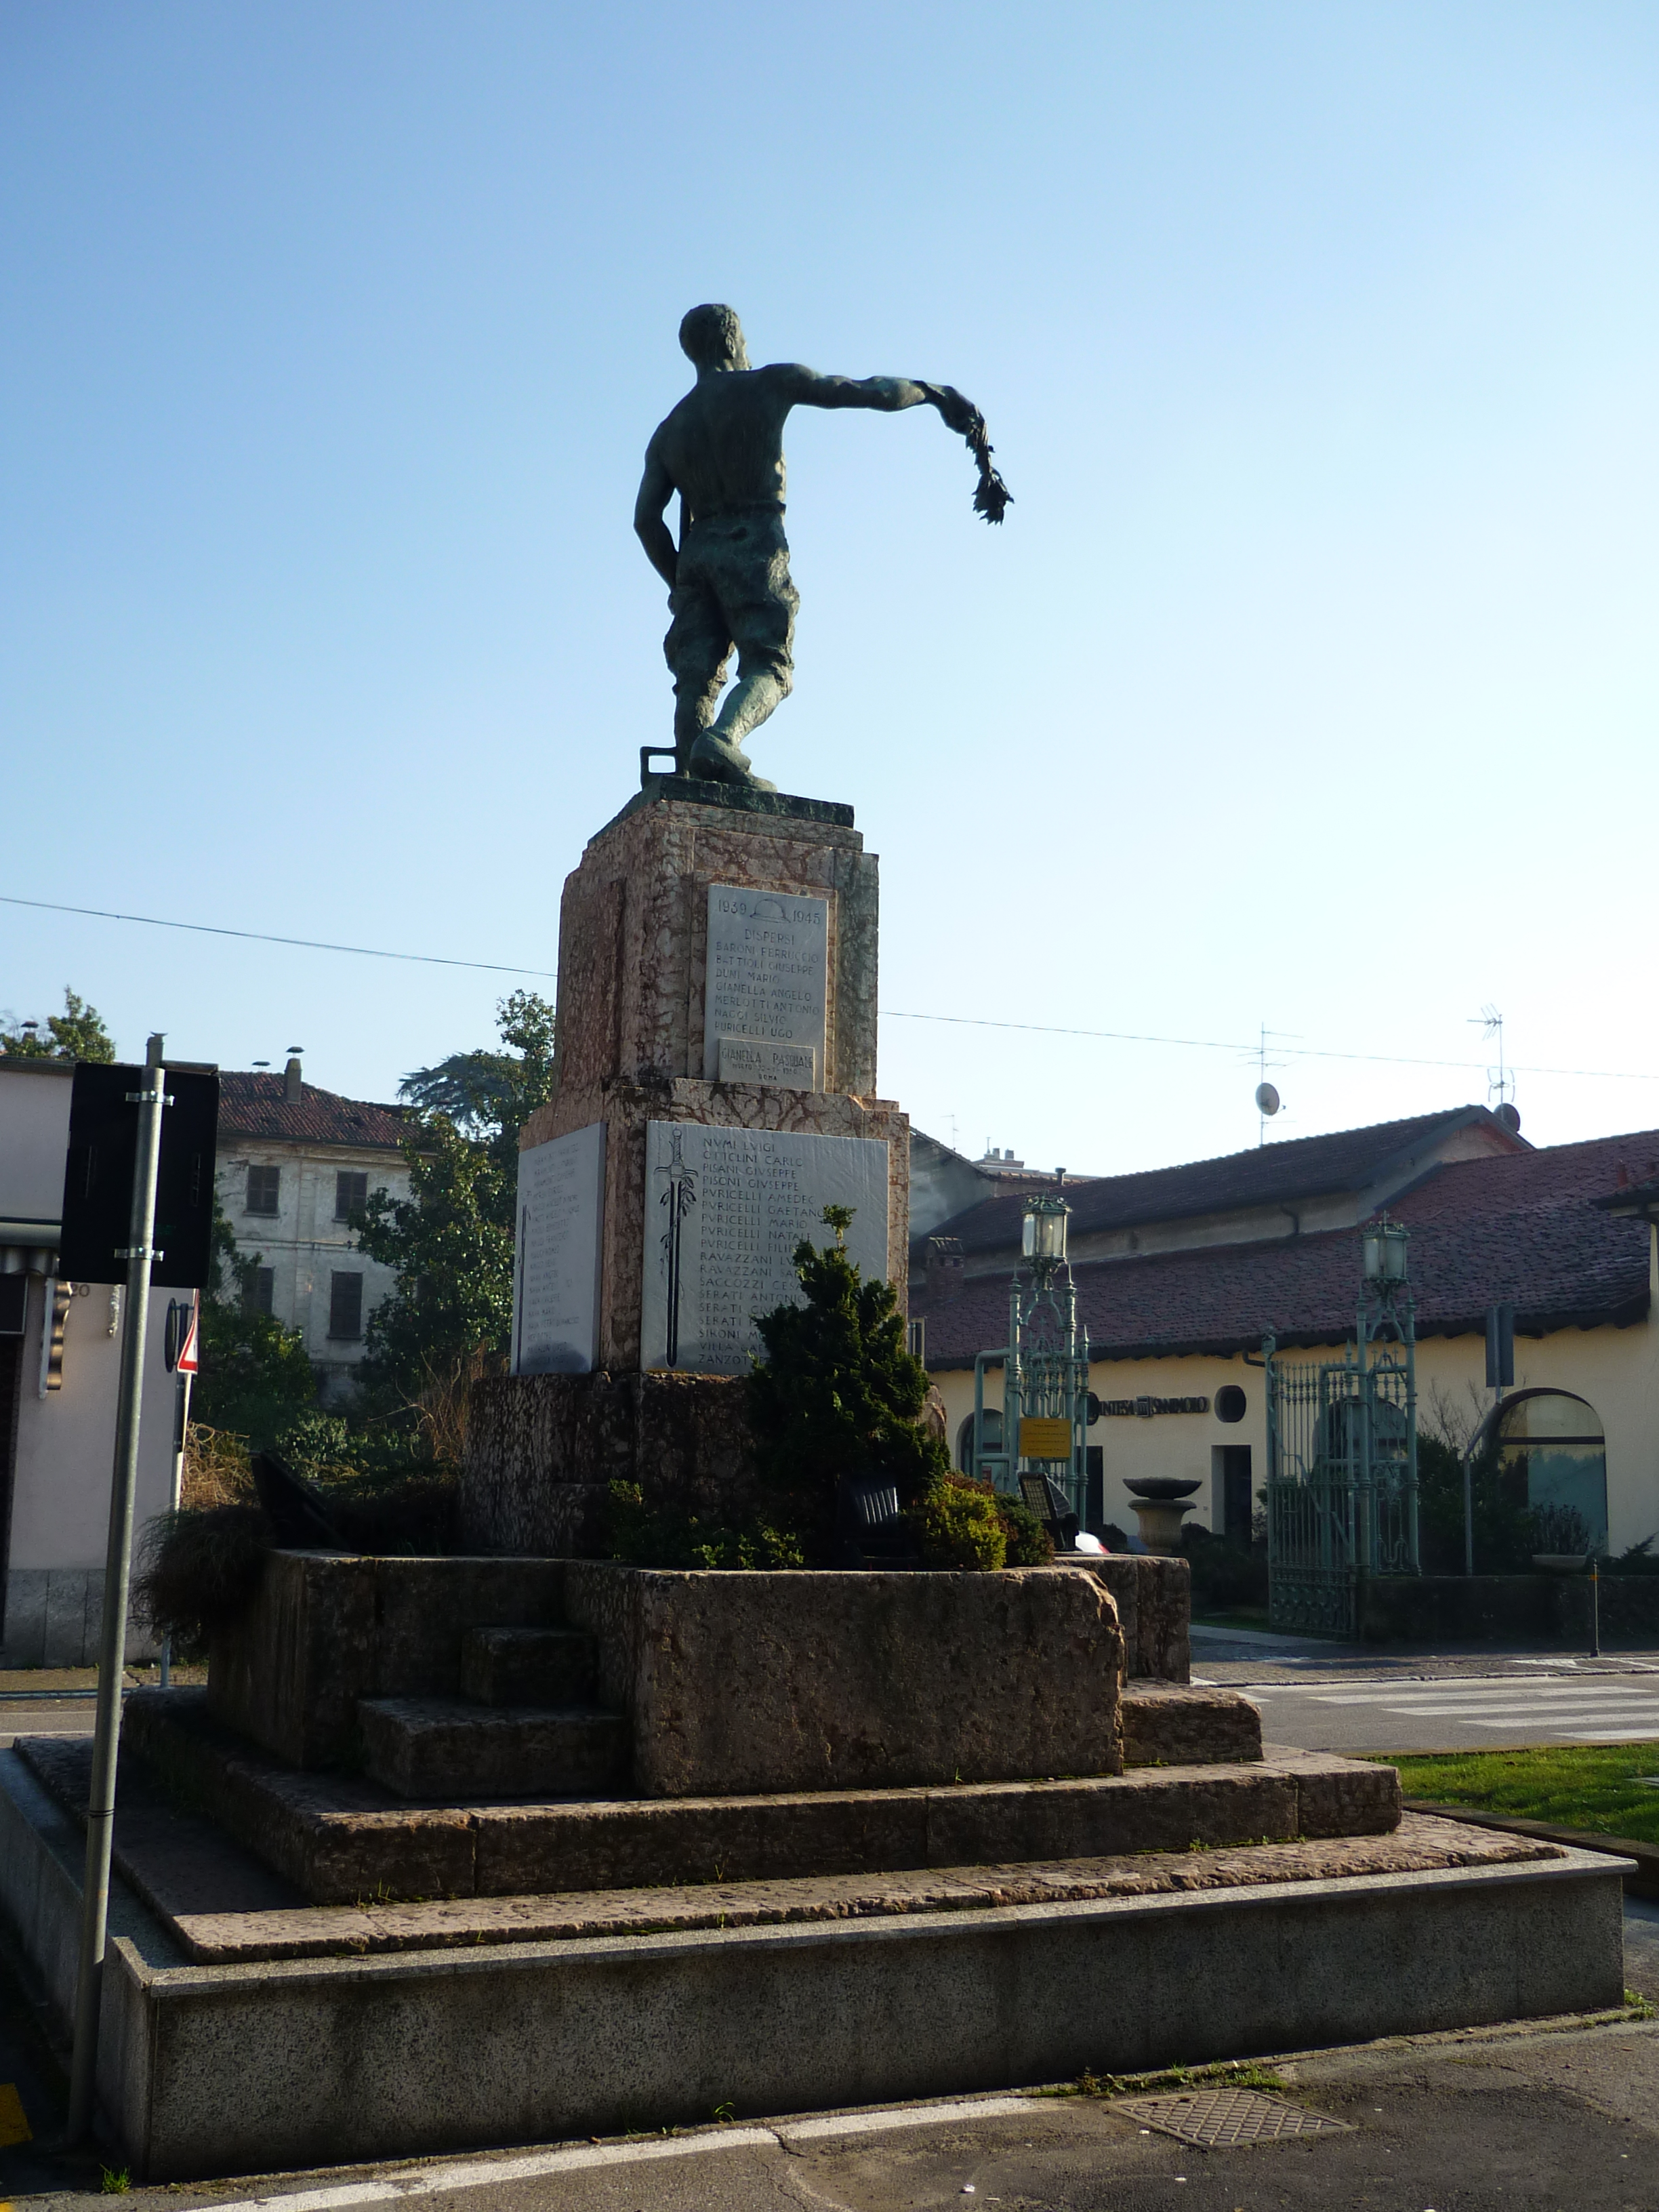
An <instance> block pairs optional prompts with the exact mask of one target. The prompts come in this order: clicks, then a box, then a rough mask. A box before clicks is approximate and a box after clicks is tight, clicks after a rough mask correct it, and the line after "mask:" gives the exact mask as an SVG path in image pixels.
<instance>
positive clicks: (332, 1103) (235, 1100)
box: [219, 1069, 404, 1151]
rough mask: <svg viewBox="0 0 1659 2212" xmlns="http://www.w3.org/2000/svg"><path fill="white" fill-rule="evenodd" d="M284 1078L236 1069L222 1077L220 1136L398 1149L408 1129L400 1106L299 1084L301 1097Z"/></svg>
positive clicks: (222, 1140) (220, 1087) (220, 1084)
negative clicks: (290, 1095)
mask: <svg viewBox="0 0 1659 2212" xmlns="http://www.w3.org/2000/svg"><path fill="white" fill-rule="evenodd" d="M283 1083H284V1079H283V1077H282V1076H280V1075H275V1074H272V1075H264V1074H261V1073H258V1071H257V1070H256V1071H255V1072H253V1073H244V1072H242V1071H241V1070H240V1069H231V1070H229V1071H228V1072H227V1073H222V1075H221V1076H220V1078H219V1139H220V1142H221V1143H223V1142H224V1140H225V1139H227V1138H228V1137H276V1138H286V1139H288V1140H289V1142H290V1143H293V1144H305V1145H354V1146H374V1147H379V1148H382V1149H385V1148H390V1149H392V1150H393V1151H395V1150H396V1149H397V1146H398V1141H399V1139H401V1138H402V1136H403V1134H404V1109H403V1108H402V1107H401V1106H374V1105H370V1104H369V1103H368V1102H367V1101H366V1100H363V1099H360V1098H342V1097H340V1096H339V1095H338V1093H337V1092H336V1091H319V1090H318V1088H317V1086H316V1085H315V1084H313V1083H302V1084H301V1085H300V1103H298V1105H297V1106H290V1105H289V1103H287V1100H286V1098H285V1097H284V1096H283Z"/></svg>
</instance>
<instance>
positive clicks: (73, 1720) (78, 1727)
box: [0, 1690, 98, 1748]
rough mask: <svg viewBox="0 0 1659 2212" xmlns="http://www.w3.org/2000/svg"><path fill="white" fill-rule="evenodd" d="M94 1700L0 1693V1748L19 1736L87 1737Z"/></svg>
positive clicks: (95, 1705)
mask: <svg viewBox="0 0 1659 2212" xmlns="http://www.w3.org/2000/svg"><path fill="white" fill-rule="evenodd" d="M97 1715H98V1703H97V1699H95V1698H93V1697H89V1696H88V1695H86V1694H85V1693H84V1692H79V1691H76V1692H67V1691H58V1690H46V1691H34V1692H30V1693H29V1694H28V1695H27V1696H19V1695H18V1694H17V1693H16V1692H12V1693H11V1694H10V1695H7V1694H6V1693H4V1692H0V1748H3V1747H5V1746H6V1745H8V1744H9V1743H10V1742H11V1741H13V1739H14V1738H15V1737H17V1736H20V1735H91V1734H92V1729H93V1723H94V1721H95V1720H96V1718H97Z"/></svg>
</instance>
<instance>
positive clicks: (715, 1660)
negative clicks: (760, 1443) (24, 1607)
mask: <svg viewBox="0 0 1659 2212" xmlns="http://www.w3.org/2000/svg"><path fill="white" fill-rule="evenodd" d="M565 1588H566V1600H565V1601H566V1607H567V1611H568V1618H569V1621H570V1624H571V1626H573V1627H579V1628H583V1629H586V1631H587V1632H589V1633H590V1634H591V1635H592V1636H593V1637H594V1638H595V1640H596V1642H597V1644H598V1646H599V1695H600V1699H601V1702H602V1703H603V1704H605V1705H611V1706H615V1707H617V1709H619V1710H622V1711H626V1712H627V1713H628V1714H629V1717H630V1718H631V1720H632V1722H633V1728H634V1784H635V1789H636V1790H639V1791H640V1792H641V1794H642V1795H645V1796H666V1797H681V1796H741V1795H744V1794H746V1793H770V1792H778V1791H786V1790H849V1789H895V1788H905V1787H909V1788H915V1787H925V1786H929V1785H935V1784H945V1783H953V1782H960V1783H965V1782H1003V1781H1016V1780H1022V1779H1025V1778H1030V1777H1032V1776H1042V1775H1068V1774H1069V1775H1090V1774H1118V1773H1121V1771H1122V1767H1123V1746H1122V1733H1121V1717H1120V1710H1119V1683H1120V1681H1121V1675H1122V1667H1123V1638H1122V1634H1121V1630H1120V1629H1119V1626H1118V1620H1117V1609H1116V1607H1115V1605H1114V1604H1113V1602H1112V1599H1111V1596H1110V1595H1109V1592H1108V1591H1107V1590H1106V1589H1104V1588H1103V1585H1102V1584H1101V1583H1100V1581H1099V1580H1098V1578H1097V1577H1095V1576H1094V1575H1092V1574H1090V1573H1089V1572H1088V1571H1086V1570H1083V1571H1080V1570H1077V1569H1073V1568H1065V1567H1046V1568H1045V1567H1039V1568H1030V1569H1023V1570H1012V1571H1004V1572H1002V1573H1000V1574H986V1575H975V1574H879V1573H877V1574H836V1573H829V1574H817V1573H788V1574H738V1573H732V1574H726V1573H691V1574H668V1573H658V1572H653V1571H646V1570H642V1569H639V1568H630V1567H625V1566H619V1565H615V1564H613V1563H611V1562H603V1561H597V1560H595V1561H576V1560H573V1561H571V1562H569V1563H568V1567H567V1578H566V1585H565Z"/></svg>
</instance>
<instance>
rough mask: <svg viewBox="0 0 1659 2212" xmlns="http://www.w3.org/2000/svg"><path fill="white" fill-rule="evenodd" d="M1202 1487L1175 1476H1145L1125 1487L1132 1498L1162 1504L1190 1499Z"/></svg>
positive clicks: (1140, 1476) (1199, 1484)
mask: <svg viewBox="0 0 1659 2212" xmlns="http://www.w3.org/2000/svg"><path fill="white" fill-rule="evenodd" d="M1123 1487H1124V1488H1125V1489H1126V1490H1127V1492H1128V1493H1129V1495H1130V1497H1131V1498H1146V1499H1147V1500H1148V1502H1149V1503H1150V1502H1154V1501H1156V1502H1160V1503H1161V1502H1165V1501H1168V1500H1170V1499H1171V1498H1190V1497H1191V1496H1192V1494H1193V1492H1194V1491H1195V1490H1199V1489H1201V1488H1202V1484H1201V1483H1200V1482H1199V1481H1197V1480H1192V1481H1185V1480H1182V1479H1181V1477H1179V1476H1177V1475H1173V1474H1143V1475H1139V1476H1138V1477H1137V1478H1136V1480H1134V1481H1133V1482H1126V1483H1125V1484H1124V1486H1123Z"/></svg>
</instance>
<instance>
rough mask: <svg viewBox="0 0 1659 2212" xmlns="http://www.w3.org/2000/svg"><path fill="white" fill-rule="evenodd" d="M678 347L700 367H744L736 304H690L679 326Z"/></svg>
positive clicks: (742, 345)
mask: <svg viewBox="0 0 1659 2212" xmlns="http://www.w3.org/2000/svg"><path fill="white" fill-rule="evenodd" d="M680 350H681V352H682V353H683V354H684V355H685V356H686V358H687V359H688V360H690V361H693V362H696V365H697V367H698V368H748V366H749V356H748V354H747V352H746V351H745V350H744V343H743V325H742V324H741V323H740V322H739V321H738V313H737V309H736V308H735V307H693V308H692V310H691V312H690V314H689V315H687V317H686V318H685V319H684V322H683V323H682V324H681V325H680Z"/></svg>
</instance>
